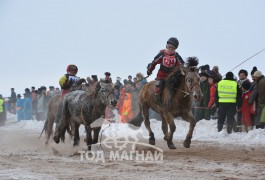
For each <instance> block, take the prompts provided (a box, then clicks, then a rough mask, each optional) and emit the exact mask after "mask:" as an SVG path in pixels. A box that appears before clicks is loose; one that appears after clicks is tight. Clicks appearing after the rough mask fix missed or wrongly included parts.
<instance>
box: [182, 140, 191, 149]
mask: <svg viewBox="0 0 265 180" xmlns="http://www.w3.org/2000/svg"><path fill="white" fill-rule="evenodd" d="M183 146H184V147H185V148H190V141H188V140H185V141H184V142H183Z"/></svg>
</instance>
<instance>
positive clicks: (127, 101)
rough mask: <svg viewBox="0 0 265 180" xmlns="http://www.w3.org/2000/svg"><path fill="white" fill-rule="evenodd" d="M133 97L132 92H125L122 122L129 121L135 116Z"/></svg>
mask: <svg viewBox="0 0 265 180" xmlns="http://www.w3.org/2000/svg"><path fill="white" fill-rule="evenodd" d="M131 102H132V99H131V94H130V93H125V94H124V101H123V104H122V107H121V122H122V123H128V122H129V121H130V119H132V118H133V112H132V104H131Z"/></svg>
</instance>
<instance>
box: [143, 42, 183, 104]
mask: <svg viewBox="0 0 265 180" xmlns="http://www.w3.org/2000/svg"><path fill="white" fill-rule="evenodd" d="M178 46H179V41H178V39H177V38H175V37H171V38H169V39H168V41H167V45H166V49H163V50H160V52H159V53H158V55H156V56H155V58H154V60H153V61H152V62H151V63H149V64H148V66H147V75H148V76H149V75H151V74H152V72H153V70H154V69H155V66H156V65H157V64H160V68H159V70H158V73H157V76H156V80H157V81H156V89H155V95H156V100H157V103H160V101H161V100H160V98H161V97H160V95H161V92H162V89H163V87H164V84H165V81H166V78H167V77H168V75H169V74H171V73H172V72H173V71H174V70H175V69H176V68H178V67H180V66H181V65H183V64H184V61H183V59H182V57H181V56H180V55H179V54H178V53H177V52H176V49H177V48H178Z"/></svg>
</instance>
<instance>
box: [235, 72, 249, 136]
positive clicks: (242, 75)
mask: <svg viewBox="0 0 265 180" xmlns="http://www.w3.org/2000/svg"><path fill="white" fill-rule="evenodd" d="M238 77H239V80H238V81H237V83H238V86H239V88H240V90H241V92H242V84H243V82H244V81H249V79H248V78H247V77H248V72H247V71H246V70H245V69H241V70H240V71H239V72H238ZM249 82H250V81H249ZM241 116H242V112H240V111H238V112H237V123H236V128H235V131H236V132H241V131H242V128H241Z"/></svg>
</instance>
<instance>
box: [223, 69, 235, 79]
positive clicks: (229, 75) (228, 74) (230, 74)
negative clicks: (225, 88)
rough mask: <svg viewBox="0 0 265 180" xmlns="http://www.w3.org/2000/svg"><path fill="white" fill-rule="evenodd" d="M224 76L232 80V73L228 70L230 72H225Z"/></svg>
mask: <svg viewBox="0 0 265 180" xmlns="http://www.w3.org/2000/svg"><path fill="white" fill-rule="evenodd" d="M225 78H226V79H230V80H233V79H234V74H233V73H232V72H231V71H230V72H228V73H226V75H225Z"/></svg>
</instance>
